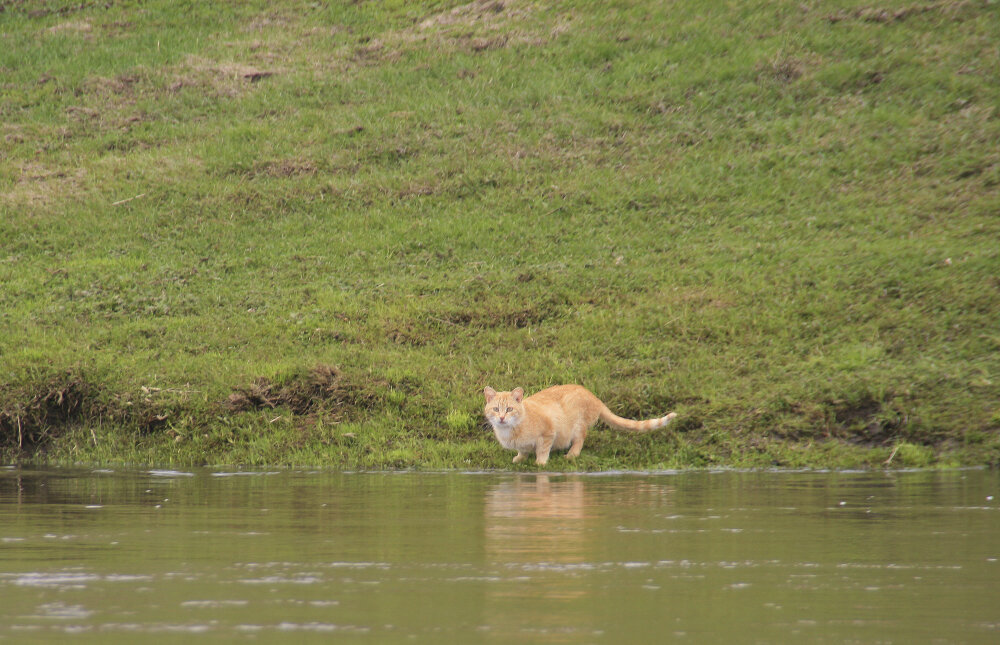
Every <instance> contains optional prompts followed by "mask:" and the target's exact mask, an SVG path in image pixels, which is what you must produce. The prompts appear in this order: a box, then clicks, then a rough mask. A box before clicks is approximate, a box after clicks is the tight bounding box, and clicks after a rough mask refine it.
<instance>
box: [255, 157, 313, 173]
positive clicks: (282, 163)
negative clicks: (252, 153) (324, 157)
mask: <svg viewBox="0 0 1000 645" xmlns="http://www.w3.org/2000/svg"><path fill="white" fill-rule="evenodd" d="M317 171H318V169H317V168H316V164H314V163H313V162H312V161H310V160H308V159H301V158H296V159H276V160H269V161H262V162H258V163H255V164H254V165H253V168H251V169H250V171H249V173H248V175H249V176H250V177H251V178H253V177H280V178H286V177H295V176H297V175H315V174H316V172H317Z"/></svg>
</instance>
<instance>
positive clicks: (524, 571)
mask: <svg viewBox="0 0 1000 645" xmlns="http://www.w3.org/2000/svg"><path fill="white" fill-rule="evenodd" d="M998 559H1000V473H997V472H995V471H952V472H905V473H732V472H729V473H684V474H656V475H634V474H618V475H600V476H584V475H558V476H546V475H513V474H462V473H447V474H426V473H378V474H371V473H354V474H348V473H331V472H280V473H229V472H217V471H210V470H199V471H194V472H190V473H181V472H171V471H166V472H157V471H153V472H149V471H145V472H109V471H92V470H63V469H47V470H28V469H22V470H18V469H13V468H8V469H0V642H11V643H15V642H16V643H22V642H23V643H37V642H59V643H64V642H65V643H97V642H100V643H108V642H121V643H126V642H128V643H132V642H139V641H141V640H144V639H146V640H149V639H151V640H152V641H154V642H182V641H183V642H188V643H208V642H216V641H219V642H233V641H246V642H329V641H330V640H331V639H339V640H340V641H342V642H366V643H411V642H429V643H493V642H496V643H503V642H517V643H615V644H618V643H655V642H668V641H669V642H681V643H683V642H690V643H788V642H806V643H846V642H851V643H996V642H1000V562H998Z"/></svg>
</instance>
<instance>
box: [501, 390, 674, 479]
mask: <svg viewBox="0 0 1000 645" xmlns="http://www.w3.org/2000/svg"><path fill="white" fill-rule="evenodd" d="M483 394H485V395H486V408H485V409H484V412H485V413H486V420H487V421H489V422H490V425H491V426H493V433H494V434H495V435H496V437H497V441H499V442H500V445H501V446H503V447H504V448H507V449H508V450H516V451H517V456H516V457H514V463H515V464H518V463H521V462H522V461H524V458H525V457H527V456H528V454H529V453H532V452H534V453H535V463H536V464H538V465H539V466H544V465H545V463H546V462H547V461H548V460H549V451H550V450H552V449H553V448H555V449H556V450H565V449H566V448H569V452H568V453H566V456H567V457H568V458H569V459H573V458H574V457H577V456H578V455H579V454H580V451H581V450H583V440H584V438H585V437H586V436H587V430H588V429H589V428H590V426H592V425H594V423H595V422H596V421H597V420H598V419H600V420H601V421H603V422H604V423H607V424H608V425H610V426H612V427H615V428H619V429H621V430H632V431H634V432H648V431H649V430H654V429H656V428H662V427H663V426H665V425H667V424H668V423H670V420H671V419H673V418H674V417H676V416H677V413H676V412H671V413H670V414H668V415H667V416H665V417H660V418H659V419H650V420H648V421H633V420H631V419H623V418H622V417H619V416H617V415H615V414H614V413H612V412H611V410H609V409H608V406H606V405H604V404H603V403H601V400H600V399H598V398H597V397H596V396H594V395H593V394H591V393H590V392H589V391H587V389H586V388H584V387H581V386H579V385H556V386H555V387H550V388H547V389H544V390H542V391H541V392H537V393H535V394H533V395H531V396H529V397H528V398H524V389H522V388H515V389H514V390H512V391H510V392H497V391H496V390H494V389H493V388H491V387H490V386H488V385H487V386H486V388H485V389H483Z"/></svg>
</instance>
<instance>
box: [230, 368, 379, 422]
mask: <svg viewBox="0 0 1000 645" xmlns="http://www.w3.org/2000/svg"><path fill="white" fill-rule="evenodd" d="M377 385H378V383H366V384H365V385H361V384H360V383H357V382H355V381H352V380H350V379H348V378H346V377H345V376H344V374H343V373H342V372H341V371H340V369H338V368H336V367H333V366H331V365H317V366H316V367H314V368H312V369H311V370H309V371H308V372H306V373H305V374H299V375H295V376H293V377H292V378H290V379H287V380H285V381H283V382H281V383H276V382H274V381H272V380H270V379H267V378H264V377H259V378H256V379H254V381H253V382H252V383H251V384H250V385H249V386H247V387H243V388H238V389H236V390H235V391H234V392H233V393H232V394H230V395H229V398H228V399H227V400H226V401H225V403H224V406H223V407H224V408H225V409H226V410H228V411H229V412H237V413H238V412H247V411H252V410H260V409H273V408H279V407H282V408H288V409H289V410H291V412H292V413H293V414H296V415H310V414H317V413H321V414H324V415H325V416H327V417H330V418H332V419H333V420H337V421H339V420H342V419H350V418H354V417H356V416H357V415H358V414H359V413H361V412H363V411H366V410H371V409H373V408H374V407H376V406H377V405H378V404H379V401H380V396H379V395H378V393H377V392H376V391H375V387H376V386H377Z"/></svg>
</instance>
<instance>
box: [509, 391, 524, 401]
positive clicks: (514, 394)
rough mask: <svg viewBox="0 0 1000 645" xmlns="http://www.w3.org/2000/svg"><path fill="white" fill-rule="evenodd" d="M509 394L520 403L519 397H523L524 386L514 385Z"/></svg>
mask: <svg viewBox="0 0 1000 645" xmlns="http://www.w3.org/2000/svg"><path fill="white" fill-rule="evenodd" d="M510 395H511V396H512V397H514V400H515V401H517V402H518V403H520V402H521V399H523V398H524V388H523V387H515V388H514V389H513V390H511V393H510Z"/></svg>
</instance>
